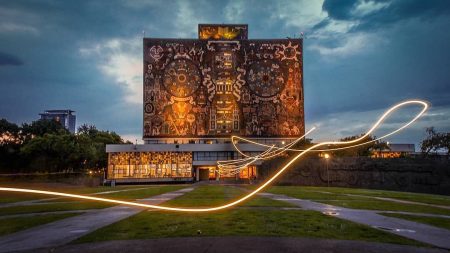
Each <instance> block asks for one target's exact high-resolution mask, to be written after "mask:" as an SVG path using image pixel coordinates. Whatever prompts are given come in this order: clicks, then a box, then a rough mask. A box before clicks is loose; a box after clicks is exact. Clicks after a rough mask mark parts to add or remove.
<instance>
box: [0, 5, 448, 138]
mask: <svg viewBox="0 0 450 253" xmlns="http://www.w3.org/2000/svg"><path fill="white" fill-rule="evenodd" d="M198 23H246V24H248V25H249V37H250V38H285V37H287V36H289V37H294V36H299V34H300V33H301V32H304V33H305V34H306V39H305V41H304V88H305V109H306V112H305V114H306V115H305V117H306V124H307V128H309V127H312V126H317V127H318V129H317V130H316V131H315V132H314V133H313V134H312V136H311V137H312V138H314V140H336V139H338V138H340V137H344V136H349V135H355V134H360V133H362V132H364V131H365V130H366V129H367V128H368V127H370V125H371V124H372V123H373V122H374V121H375V120H376V118H377V117H378V116H379V115H380V114H382V113H383V111H384V110H385V109H387V108H388V107H390V106H392V105H393V104H396V103H397V102H400V101H403V100H405V99H410V98H420V99H423V100H426V101H428V102H429V103H430V104H431V105H432V107H431V109H430V111H429V112H428V113H427V115H426V116H425V117H423V118H422V119H421V120H420V122H418V123H417V124H415V125H414V126H413V127H411V128H409V129H408V130H406V131H404V132H403V133H401V134H399V135H396V136H395V137H392V138H391V139H390V141H391V142H399V143H400V142H401V143H418V142H419V141H420V140H421V139H422V138H423V137H424V129H425V127H428V126H434V127H436V128H437V130H439V131H450V81H449V79H450V32H449V31H450V1H447V0H441V1H439V0H427V1H424V0H377V1H372V0H349V1H339V0H325V1H323V0H317V1H314V0H297V1H280V0H277V1H264V0H249V1H224V0H220V1H208V0H199V1H188V0H179V1H176V0H175V1H169V0H164V1H144V0H137V1H125V0H110V1H57V0H42V1H31V0H28V1H22V0H14V1H1V2H0V118H6V119H8V120H10V121H13V122H16V123H22V122H30V121H32V120H35V119H37V117H38V113H39V112H42V111H43V110H45V109H59V108H70V109H73V110H75V111H76V114H77V121H78V122H77V125H80V124H82V123H89V124H95V125H96V126H97V127H98V128H100V129H108V130H113V131H116V132H118V133H119V134H121V135H122V136H125V137H126V138H127V139H130V140H134V139H141V131H142V126H141V125H142V36H143V31H145V35H146V36H147V37H166V38H196V36H197V24H198ZM418 109H419V108H417V107H410V108H407V109H405V110H402V111H401V112H399V113H397V114H396V115H394V117H393V118H392V119H391V120H389V121H388V122H386V124H385V125H384V128H383V129H382V130H381V131H380V132H379V133H377V134H378V135H381V134H383V133H384V132H386V131H388V130H389V129H393V128H395V127H396V126H398V125H399V124H401V122H404V121H406V120H408V119H410V118H411V117H412V116H414V115H413V114H414V113H416V112H417V111H418Z"/></svg>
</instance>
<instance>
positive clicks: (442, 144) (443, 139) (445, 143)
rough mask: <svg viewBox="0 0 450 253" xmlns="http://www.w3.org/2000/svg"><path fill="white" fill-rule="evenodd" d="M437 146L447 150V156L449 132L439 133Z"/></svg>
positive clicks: (448, 152)
mask: <svg viewBox="0 0 450 253" xmlns="http://www.w3.org/2000/svg"><path fill="white" fill-rule="evenodd" d="M439 147H440V148H442V149H446V150H447V156H448V155H450V133H445V134H441V137H440V144H439Z"/></svg>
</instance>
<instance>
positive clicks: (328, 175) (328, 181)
mask: <svg viewBox="0 0 450 253" xmlns="http://www.w3.org/2000/svg"><path fill="white" fill-rule="evenodd" d="M323 157H324V158H325V163H326V166H327V167H326V168H327V187H330V173H329V171H328V160H330V155H329V154H324V155H323Z"/></svg>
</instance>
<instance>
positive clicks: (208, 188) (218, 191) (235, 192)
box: [164, 185, 294, 207]
mask: <svg viewBox="0 0 450 253" xmlns="http://www.w3.org/2000/svg"><path fill="white" fill-rule="evenodd" d="M246 194H248V192H246V191H244V189H241V188H239V187H232V186H221V185H203V186H199V187H197V188H196V189H195V190H193V191H191V192H188V193H186V194H184V195H183V196H181V197H178V198H175V199H173V200H169V201H168V202H166V203H164V205H165V206H172V207H180V206H183V207H211V206H218V205H223V204H227V203H229V202H231V201H233V200H236V199H238V198H239V197H242V196H244V195H246ZM239 206H247V207H294V205H292V204H290V203H285V202H282V201H276V200H272V199H268V198H262V197H257V196H256V197H253V198H251V199H250V200H247V201H245V202H244V203H242V204H240V205H239Z"/></svg>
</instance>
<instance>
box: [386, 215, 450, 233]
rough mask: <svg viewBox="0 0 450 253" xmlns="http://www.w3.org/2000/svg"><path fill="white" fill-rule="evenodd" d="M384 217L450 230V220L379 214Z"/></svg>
mask: <svg viewBox="0 0 450 253" xmlns="http://www.w3.org/2000/svg"><path fill="white" fill-rule="evenodd" d="M380 214H382V215H384V216H389V217H395V218H400V219H405V220H410V221H415V222H418V223H424V224H428V225H431V226H435V227H441V228H445V229H448V230H450V219H449V218H440V217H428V216H417V215H407V214H399V213H380Z"/></svg>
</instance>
